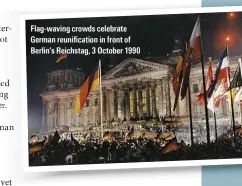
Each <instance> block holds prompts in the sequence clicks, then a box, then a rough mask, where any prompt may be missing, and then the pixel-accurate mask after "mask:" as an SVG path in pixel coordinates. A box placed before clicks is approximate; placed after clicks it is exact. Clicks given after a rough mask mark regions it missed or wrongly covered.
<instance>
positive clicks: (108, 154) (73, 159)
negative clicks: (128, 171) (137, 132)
mask: <svg viewBox="0 0 242 186" xmlns="http://www.w3.org/2000/svg"><path fill="white" fill-rule="evenodd" d="M238 130H239V129H238ZM238 130H237V134H236V136H237V138H236V144H235V143H234V138H233V137H232V136H233V132H232V130H228V131H227V132H226V133H225V134H223V135H221V136H220V137H219V138H218V139H217V141H216V142H215V141H212V142H211V143H210V145H208V144H207V143H205V142H196V141H194V145H193V146H190V144H188V143H185V142H184V141H183V140H181V141H180V142H179V143H177V142H176V144H174V143H173V144H172V145H173V146H171V150H170V151H169V150H168V151H166V152H167V153H164V149H165V148H167V147H168V145H170V142H171V141H165V140H163V139H148V138H145V137H141V136H140V137H139V138H129V139H126V140H115V139H112V140H110V141H108V140H105V141H101V140H100V139H98V138H97V139H95V138H89V139H87V140H85V141H84V142H82V143H80V142H78V141H77V140H76V139H75V138H74V137H73V136H72V134H71V139H64V140H60V137H59V136H58V135H59V134H58V133H55V135H54V136H53V137H52V139H48V140H47V138H45V139H43V140H42V141H39V142H38V144H39V145H41V147H40V148H39V150H37V151H33V152H31V151H30V153H29V165H30V166H49V165H69V164H98V163H125V162H152V161H174V160H201V159H227V158H242V153H241V150H242V138H240V136H239V135H238ZM34 145H36V144H29V146H30V148H31V147H33V146H34ZM174 145H175V146H174ZM174 147H175V148H174Z"/></svg>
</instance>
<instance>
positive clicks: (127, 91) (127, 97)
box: [124, 86, 130, 120]
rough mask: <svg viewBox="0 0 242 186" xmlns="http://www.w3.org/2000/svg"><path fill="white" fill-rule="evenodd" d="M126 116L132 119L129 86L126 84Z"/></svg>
mask: <svg viewBox="0 0 242 186" xmlns="http://www.w3.org/2000/svg"><path fill="white" fill-rule="evenodd" d="M124 91H125V117H126V119H127V120H130V99H129V87H128V86H125V89H124Z"/></svg>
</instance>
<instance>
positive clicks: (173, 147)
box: [162, 138, 179, 153]
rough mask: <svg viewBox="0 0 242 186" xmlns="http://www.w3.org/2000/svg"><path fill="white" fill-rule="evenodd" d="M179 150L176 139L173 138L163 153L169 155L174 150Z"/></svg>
mask: <svg viewBox="0 0 242 186" xmlns="http://www.w3.org/2000/svg"><path fill="white" fill-rule="evenodd" d="M178 148H179V146H178V144H177V141H176V138H173V139H172V140H171V141H169V142H168V143H167V144H166V145H165V147H164V148H163V150H162V153H168V152H171V151H174V150H177V149H178Z"/></svg>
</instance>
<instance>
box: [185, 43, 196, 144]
mask: <svg viewBox="0 0 242 186" xmlns="http://www.w3.org/2000/svg"><path fill="white" fill-rule="evenodd" d="M185 45H186V50H187V42H185ZM189 79H190V78H189ZM187 89H188V106H189V119H190V135H191V136H190V138H191V146H193V142H194V141H193V125H192V107H191V89H190V80H189V82H188V87H187Z"/></svg>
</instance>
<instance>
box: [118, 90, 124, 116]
mask: <svg viewBox="0 0 242 186" xmlns="http://www.w3.org/2000/svg"><path fill="white" fill-rule="evenodd" d="M124 97H125V95H124V88H123V87H122V86H120V87H119V97H118V118H120V119H121V120H123V119H124V118H125V105H124Z"/></svg>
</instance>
